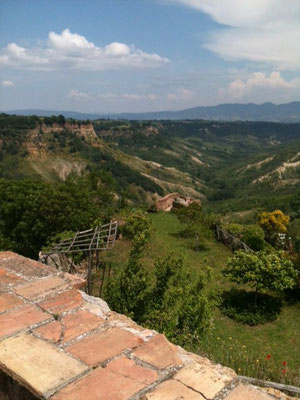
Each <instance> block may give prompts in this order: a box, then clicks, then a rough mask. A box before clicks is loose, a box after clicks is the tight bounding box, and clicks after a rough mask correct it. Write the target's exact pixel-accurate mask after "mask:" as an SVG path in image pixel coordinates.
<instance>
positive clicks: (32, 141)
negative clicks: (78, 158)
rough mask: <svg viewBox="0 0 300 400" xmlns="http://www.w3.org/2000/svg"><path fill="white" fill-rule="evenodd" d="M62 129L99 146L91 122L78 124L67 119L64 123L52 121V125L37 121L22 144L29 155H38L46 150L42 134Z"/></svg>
mask: <svg viewBox="0 0 300 400" xmlns="http://www.w3.org/2000/svg"><path fill="white" fill-rule="evenodd" d="M64 131H68V132H71V133H74V134H76V135H77V136H79V137H84V139H85V141H86V142H87V143H88V144H90V145H91V146H94V147H101V143H100V140H99V139H98V137H97V135H96V133H95V130H94V127H93V125H92V124H91V123H88V124H78V123H70V122H68V121H67V122H66V123H65V124H57V123H53V124H52V125H46V124H45V123H38V124H37V125H36V127H35V128H34V129H32V130H30V131H29V132H28V133H27V135H26V140H25V142H24V146H25V148H26V150H27V152H28V154H29V156H30V157H39V156H43V155H45V154H46V152H47V145H46V143H45V140H44V139H45V137H44V135H49V134H53V133H62V132H64Z"/></svg>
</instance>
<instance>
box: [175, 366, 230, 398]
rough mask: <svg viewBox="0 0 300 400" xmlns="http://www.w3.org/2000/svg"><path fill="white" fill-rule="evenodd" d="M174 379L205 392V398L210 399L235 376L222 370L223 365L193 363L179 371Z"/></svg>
mask: <svg viewBox="0 0 300 400" xmlns="http://www.w3.org/2000/svg"><path fill="white" fill-rule="evenodd" d="M174 379H176V380H178V381H180V382H181V383H183V384H184V385H186V386H189V387H192V388H193V389H195V390H197V391H198V392H201V393H203V395H204V396H205V398H206V399H209V400H210V399H213V398H214V397H215V396H216V394H217V393H218V392H219V391H220V390H222V389H223V388H224V387H225V386H226V385H228V384H229V383H230V382H231V381H232V379H233V378H232V376H230V375H227V374H226V372H225V371H222V367H217V366H216V365H213V364H211V365H202V364H191V365H188V366H187V367H185V368H182V369H181V370H180V371H179V372H177V374H176V375H175V376H174Z"/></svg>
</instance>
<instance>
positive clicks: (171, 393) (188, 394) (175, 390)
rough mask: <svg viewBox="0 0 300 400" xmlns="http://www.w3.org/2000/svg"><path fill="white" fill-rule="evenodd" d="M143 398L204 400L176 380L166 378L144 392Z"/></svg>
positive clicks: (147, 399)
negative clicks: (151, 389)
mask: <svg viewBox="0 0 300 400" xmlns="http://www.w3.org/2000/svg"><path fill="white" fill-rule="evenodd" d="M144 399H145V400H204V397H203V396H202V395H201V394H200V393H197V392H195V391H193V390H191V389H189V388H188V387H186V386H184V385H183V384H182V383H180V382H178V381H173V380H172V379H171V380H168V381H165V382H163V383H161V384H160V385H158V386H157V387H156V388H155V389H154V390H153V391H152V392H149V393H146V395H145V397H144Z"/></svg>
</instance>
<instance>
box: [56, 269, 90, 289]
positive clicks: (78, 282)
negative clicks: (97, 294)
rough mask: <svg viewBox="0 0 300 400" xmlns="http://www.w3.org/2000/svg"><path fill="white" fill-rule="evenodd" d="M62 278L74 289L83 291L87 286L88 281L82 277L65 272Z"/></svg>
mask: <svg viewBox="0 0 300 400" xmlns="http://www.w3.org/2000/svg"><path fill="white" fill-rule="evenodd" d="M61 277H63V278H64V279H65V280H66V281H67V282H68V283H69V285H70V286H71V287H73V288H74V289H83V288H84V287H85V286H86V280H85V279H83V278H81V277H80V276H75V275H71V274H68V273H65V272H64V273H63V274H62V275H61Z"/></svg>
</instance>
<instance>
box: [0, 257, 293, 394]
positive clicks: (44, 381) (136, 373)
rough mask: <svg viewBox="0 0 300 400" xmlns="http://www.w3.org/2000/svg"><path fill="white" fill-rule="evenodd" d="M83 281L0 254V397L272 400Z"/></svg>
mask: <svg viewBox="0 0 300 400" xmlns="http://www.w3.org/2000/svg"><path fill="white" fill-rule="evenodd" d="M84 287H85V281H84V280H83V279H80V278H78V277H76V276H73V275H69V274H67V273H63V272H59V271H57V270H56V269H54V268H51V267H49V266H46V265H43V264H40V263H39V262H36V261H33V260H30V259H27V258H25V257H21V256H19V255H17V254H14V253H11V252H3V253H0V399H1V400H3V399H5V400H21V399H22V400H32V399H51V400H92V399H93V400H94V399H96V400H126V399H127V400H179V399H180V400H222V399H226V400H272V399H273V400H274V399H287V397H285V396H284V395H283V394H280V393H279V394H272V395H271V394H268V393H267V392H266V391H264V390H262V389H259V388H257V387H255V386H252V385H249V384H245V383H242V382H241V381H240V380H239V378H238V377H237V375H236V374H235V372H234V371H232V370H231V369H229V368H225V367H223V366H221V365H216V364H214V363H212V362H211V361H209V360H208V359H206V358H203V357H200V356H197V355H195V354H191V353H188V352H186V351H185V350H183V349H182V348H180V347H177V346H174V345H173V344H171V343H170V342H168V341H167V339H166V338H165V337H164V336H163V335H161V334H158V333H157V332H155V331H151V330H148V329H145V328H143V327H141V326H139V325H137V324H135V323H134V322H133V321H132V320H131V319H129V318H127V317H125V316H124V315H120V314H117V313H115V312H112V311H111V310H110V309H109V307H108V306H107V304H106V303H105V302H104V301H103V300H101V299H98V298H95V297H91V296H87V295H86V294H85V293H84V292H82V291H81V290H79V289H82V288H84Z"/></svg>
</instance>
